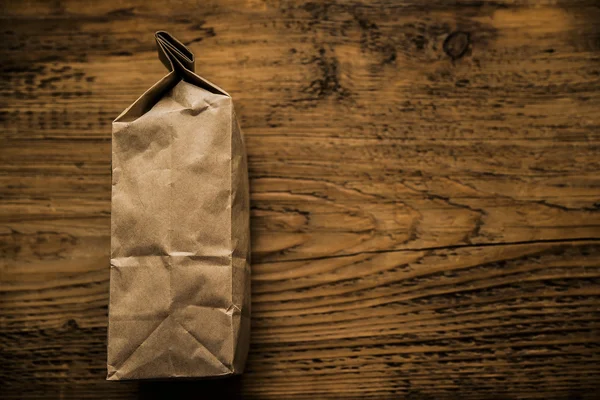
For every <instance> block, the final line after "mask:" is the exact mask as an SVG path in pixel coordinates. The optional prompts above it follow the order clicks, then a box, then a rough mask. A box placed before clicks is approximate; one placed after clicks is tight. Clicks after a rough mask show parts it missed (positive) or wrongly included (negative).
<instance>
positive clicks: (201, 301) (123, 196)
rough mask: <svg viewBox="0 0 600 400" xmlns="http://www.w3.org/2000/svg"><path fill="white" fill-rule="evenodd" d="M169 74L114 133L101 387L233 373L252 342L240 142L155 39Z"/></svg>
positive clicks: (214, 91) (199, 83)
mask: <svg viewBox="0 0 600 400" xmlns="http://www.w3.org/2000/svg"><path fill="white" fill-rule="evenodd" d="M156 42H157V45H158V54H159V58H160V60H161V61H162V62H163V64H164V65H165V66H166V67H167V68H168V70H169V71H170V72H169V73H168V74H167V75H166V76H165V77H164V78H162V79H161V80H160V81H159V82H158V83H157V84H155V85H154V86H153V87H152V88H150V89H149V90H148V91H147V92H146V93H144V94H143V95H142V96H141V97H140V98H139V99H138V100H136V101H135V103H133V104H132V105H131V106H130V107H129V108H127V109H126V110H125V111H123V113H122V114H121V115H120V116H119V117H118V118H117V119H116V120H115V121H114V122H113V131H112V218H111V225H112V226H111V260H110V264H111V268H110V304H109V322H108V377H107V379H108V380H125V379H149V378H172V377H208V376H223V375H230V374H238V373H241V372H242V371H243V368H244V363H245V360H246V355H247V352H248V342H249V335H250V264H249V261H250V260H249V258H250V232H249V193H248V173H247V164H246V155H245V150H244V141H243V137H242V133H241V131H240V128H239V125H238V123H237V120H236V115H235V111H234V108H233V102H232V99H231V97H230V96H229V95H228V94H227V93H226V92H225V91H224V90H223V89H221V88H219V87H218V86H216V85H214V84H212V83H210V82H208V81H206V80H205V79H203V78H201V77H199V76H198V75H196V74H195V73H194V56H193V54H192V53H191V52H190V50H189V49H188V48H186V47H185V46H184V45H183V44H182V43H180V42H179V41H177V40H176V39H174V38H173V37H172V36H171V35H169V34H168V33H166V32H157V33H156Z"/></svg>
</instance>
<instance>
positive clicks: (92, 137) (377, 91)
mask: <svg viewBox="0 0 600 400" xmlns="http://www.w3.org/2000/svg"><path fill="white" fill-rule="evenodd" d="M1 7H2V12H1V21H2V28H1V29H0V38H1V40H0V54H1V57H2V58H1V60H2V61H1V67H0V69H1V70H2V78H3V79H2V81H1V83H0V96H1V97H0V117H1V118H0V119H1V121H2V127H3V129H2V132H1V136H0V140H1V144H0V146H1V147H0V156H1V159H2V163H1V166H0V187H1V188H2V189H1V192H0V198H1V201H2V202H1V204H0V254H1V255H2V257H1V261H0V274H1V275H0V278H1V279H0V299H1V300H0V310H1V312H0V365H2V368H1V369H0V381H1V384H0V392H1V393H2V397H3V398H7V399H9V398H47V399H53V398H57V399H58V398H61V399H63V398H76V399H81V398H90V399H105V398H122V399H128V398H142V399H144V398H146V399H147V398H168V397H174V398H177V397H180V398H184V397H191V396H193V397H206V398H212V397H211V396H210V395H209V394H208V393H210V392H211V391H214V390H219V391H221V393H222V397H223V398H237V397H243V398H256V399H259V398H260V399H263V398H264V399H268V398H273V399H280V398H284V399H291V398H332V399H333V398H377V399H385V398H394V399H396V398H407V399H413V400H414V399H444V398H448V399H453V398H464V399H471V398H472V399H484V398H485V399H488V398H495V399H517V398H519V399H526V398H545V399H547V398H556V399H586V398H589V399H593V398H597V397H598V396H599V395H600V384H599V383H598V382H600V298H599V297H600V217H599V216H600V211H599V210H600V177H599V175H598V170H599V168H600V161H599V160H600V157H599V155H600V151H599V150H600V112H599V111H598V110H599V109H600V63H599V61H600V8H598V4H597V3H596V2H595V1H585V0H582V1H578V0H564V1H558V2H551V3H549V2H539V3H538V2H533V1H518V2H517V1H515V2H513V1H495V2H492V1H489V2H488V1H467V0H460V1H457V2H446V1H441V0H434V1H431V2H427V3H423V2H417V1H410V0H403V1H390V0H369V1H366V0H365V1H361V2H355V1H341V0H340V1H334V2H307V1H302V0H289V1H275V0H273V1H271V0H267V1H262V0H246V1H234V0H225V1H215V0H209V1H203V2H192V1H184V0H168V1H167V0H165V1H162V2H143V1H113V0H107V1H103V2H83V3H82V2H78V1H75V0H57V1H53V2H46V1H41V0H29V1H26V2H11V1H3V2H1ZM158 29H165V30H169V31H171V32H172V33H173V34H175V35H176V36H177V37H178V38H180V39H181V40H182V41H183V42H185V43H186V44H188V45H189V46H190V47H191V48H192V50H193V51H194V52H195V54H196V57H197V70H198V71H199V73H200V74H201V75H203V76H205V77H206V78H207V79H209V80H211V81H214V82H217V83H218V84H219V85H220V86H221V87H224V88H226V89H227V90H228V91H229V92H230V93H231V94H232V95H233V97H234V100H235V102H236V107H237V114H238V116H239V117H240V118H241V124H242V127H243V129H244V133H245V136H246V144H247V149H248V155H249V164H250V165H249V168H250V177H251V187H252V232H253V261H254V263H253V278H252V280H253V282H252V283H253V320H252V323H253V336H252V348H251V354H250V359H249V362H248V366H247V373H245V374H244V375H243V376H242V377H238V378H233V379H228V380H216V381H196V382H142V383H125V384H114V383H109V382H105V381H104V376H105V364H106V349H105V337H106V320H107V302H108V260H109V254H108V252H109V248H110V245H109V242H110V230H109V225H110V154H111V153H110V123H111V120H112V119H113V118H114V117H116V116H117V115H118V114H119V113H120V112H121V111H122V110H123V109H124V108H125V107H127V106H128V105H129V104H130V103H131V102H132V101H133V100H135V98H136V96H138V95H140V94H141V93H143V92H144V91H145V90H146V89H147V88H148V87H150V86H151V85H152V84H153V83H154V82H156V81H157V80H158V79H159V78H160V77H162V76H163V74H164V70H163V67H162V65H161V64H160V63H159V62H158V60H157V58H156V54H155V47H154V46H155V45H154V43H153V37H152V34H153V32H154V31H156V30H158Z"/></svg>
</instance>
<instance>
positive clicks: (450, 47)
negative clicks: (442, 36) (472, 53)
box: [443, 31, 471, 60]
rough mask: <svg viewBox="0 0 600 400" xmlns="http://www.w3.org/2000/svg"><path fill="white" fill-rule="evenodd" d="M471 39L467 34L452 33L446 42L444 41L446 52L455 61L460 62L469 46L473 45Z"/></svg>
mask: <svg viewBox="0 0 600 400" xmlns="http://www.w3.org/2000/svg"><path fill="white" fill-rule="evenodd" d="M470 39H471V37H470V35H469V34H468V33H467V32H461V31H456V32H452V33H451V34H450V35H448V37H447V38H446V40H444V46H443V48H444V52H446V54H448V56H449V57H450V58H452V59H453V60H458V59H459V58H461V57H462V56H464V55H465V53H466V52H467V49H468V48H469V44H470V43H471V40H470Z"/></svg>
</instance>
